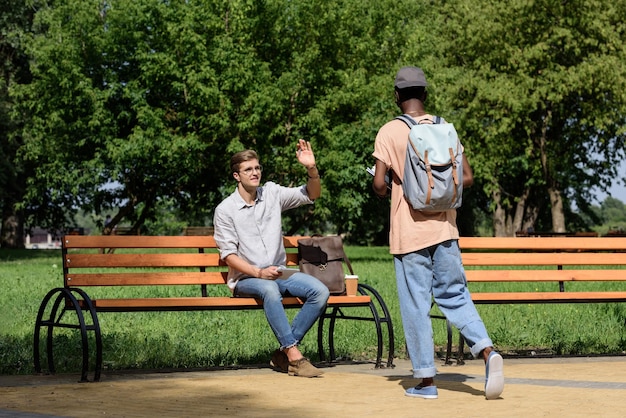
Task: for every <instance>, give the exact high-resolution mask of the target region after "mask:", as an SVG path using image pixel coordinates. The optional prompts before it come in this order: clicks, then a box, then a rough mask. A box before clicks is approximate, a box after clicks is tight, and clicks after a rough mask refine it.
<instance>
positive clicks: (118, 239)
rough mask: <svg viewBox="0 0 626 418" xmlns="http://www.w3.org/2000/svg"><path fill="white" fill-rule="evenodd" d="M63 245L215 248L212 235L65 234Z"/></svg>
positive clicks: (292, 244)
mask: <svg viewBox="0 0 626 418" xmlns="http://www.w3.org/2000/svg"><path fill="white" fill-rule="evenodd" d="M302 238H307V237H305V236H302V237H299V236H294V237H284V238H283V243H284V244H285V247H286V248H297V247H298V240H299V239H302ZM64 246H65V248H67V249H72V248H216V244H215V239H214V238H213V236H212V235H197V236H193V235H192V236H133V235H124V236H119V235H117V236H116V235H66V236H65V237H64Z"/></svg>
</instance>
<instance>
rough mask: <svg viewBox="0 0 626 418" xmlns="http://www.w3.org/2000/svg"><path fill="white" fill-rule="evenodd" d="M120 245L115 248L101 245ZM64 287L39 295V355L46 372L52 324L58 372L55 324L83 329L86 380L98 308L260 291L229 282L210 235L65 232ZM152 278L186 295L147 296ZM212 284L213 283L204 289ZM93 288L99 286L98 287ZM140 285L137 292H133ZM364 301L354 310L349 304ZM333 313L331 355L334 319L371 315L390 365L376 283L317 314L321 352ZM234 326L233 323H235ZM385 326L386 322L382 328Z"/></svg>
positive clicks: (191, 303) (141, 307)
mask: <svg viewBox="0 0 626 418" xmlns="http://www.w3.org/2000/svg"><path fill="white" fill-rule="evenodd" d="M300 238H303V237H285V238H284V243H285V247H286V248H287V249H288V250H287V251H288V254H287V257H288V262H287V264H288V265H290V266H297V264H298V254H297V252H295V251H294V250H293V249H294V248H297V240H298V239H300ZM103 248H105V249H106V248H115V249H116V251H115V253H107V252H106V251H105V252H103V251H101V249H103ZM62 255H63V278H64V285H63V287H59V288H55V289H52V290H51V291H49V292H48V293H47V294H46V296H45V297H44V299H43V300H42V302H41V305H40V308H39V312H38V315H37V319H36V323H35V333H34V363H35V370H36V371H37V372H38V373H40V372H41V363H40V358H39V354H40V333H41V329H42V328H46V329H47V338H46V352H47V360H48V369H49V372H50V373H54V370H55V368H54V361H53V349H52V348H53V347H52V345H53V331H54V329H55V328H73V329H79V330H80V333H81V339H82V343H81V344H82V345H81V348H82V356H83V358H82V373H81V381H88V379H87V373H88V368H89V344H88V340H89V338H88V335H89V334H88V333H89V332H93V333H94V337H95V338H94V339H95V346H96V347H95V351H96V360H95V371H94V380H95V381H98V380H100V374H101V368H102V336H101V331H100V325H99V322H98V313H101V312H146V311H199V310H247V309H262V307H263V306H262V302H261V301H260V300H257V299H255V298H245V297H233V296H232V295H231V292H230V290H229V289H228V287H227V285H226V277H227V271H228V268H227V267H226V265H225V264H224V263H223V261H221V260H220V258H219V253H218V251H217V247H216V244H215V240H214V238H213V236H69V235H68V236H65V237H64V238H63V250H62ZM130 286H134V288H133V289H136V290H134V291H133V292H134V293H133V296H131V297H124V298H90V297H89V295H88V290H87V289H90V290H89V291H91V289H94V288H98V287H130ZM155 286H179V287H180V286H186V288H185V290H186V292H187V293H185V296H181V297H172V296H159V297H154V296H148V294H149V293H148V292H146V291H144V290H143V289H147V288H148V289H154V287H155ZM208 288H210V290H211V291H208V290H207V289H208ZM94 290H95V289H94ZM135 293H136V296H135ZM283 304H284V305H285V307H287V308H299V307H301V306H302V304H303V301H302V300H300V299H299V298H295V297H286V298H284V300H283ZM353 307H365V308H369V310H368V309H365V312H368V315H367V316H365V315H364V314H363V312H364V311H363V310H362V309H361V310H359V311H357V312H356V314H355V315H348V314H346V313H345V312H344V310H346V309H347V308H353ZM326 319H328V320H329V322H328V335H327V338H328V340H327V343H328V348H329V357H328V361H333V360H336V356H335V346H334V330H335V322H336V321H337V320H340V319H346V320H359V321H372V322H373V323H374V326H375V332H376V344H377V347H378V348H377V357H376V367H377V368H379V367H382V357H383V348H384V345H385V344H384V341H383V340H384V334H385V332H383V331H386V334H387V338H388V340H387V348H388V357H387V364H386V366H387V367H393V355H394V335H393V325H392V321H391V316H390V314H389V310H388V309H387V306H386V304H385V302H384V301H383V299H382V297H381V296H380V294H379V293H378V292H377V291H376V290H375V289H374V288H372V287H371V286H369V285H367V284H365V283H359V286H358V293H357V295H356V296H331V297H330V299H329V301H328V307H327V310H326V312H325V313H324V314H323V315H322V317H320V319H319V321H318V336H317V343H318V353H319V356H320V359H321V360H322V361H325V360H326V356H325V351H324V341H323V340H324V338H323V337H324V321H325V320H326ZM233 327H235V328H236V324H234V325H233ZM385 328H386V330H385Z"/></svg>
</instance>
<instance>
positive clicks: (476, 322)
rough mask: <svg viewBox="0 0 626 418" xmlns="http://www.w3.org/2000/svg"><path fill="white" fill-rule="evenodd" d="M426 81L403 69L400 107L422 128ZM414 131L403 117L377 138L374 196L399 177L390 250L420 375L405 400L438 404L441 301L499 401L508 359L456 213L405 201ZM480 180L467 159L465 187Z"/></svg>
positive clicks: (428, 119) (427, 118) (398, 83)
mask: <svg viewBox="0 0 626 418" xmlns="http://www.w3.org/2000/svg"><path fill="white" fill-rule="evenodd" d="M426 86H427V83H426V77H425V76H424V72H423V71H422V70H421V69H420V68H416V67H403V68H401V69H400V70H399V71H398V73H397V75H396V80H395V96H396V103H397V105H398V107H400V110H401V111H402V113H404V114H408V115H409V116H411V117H412V118H413V119H415V120H416V121H417V122H418V123H433V115H430V114H428V113H427V112H426V110H425V108H424V102H425V101H426V97H427V93H426ZM408 136H409V127H408V126H407V125H406V124H405V123H404V122H403V121H401V120H397V119H394V120H392V121H390V122H387V123H386V124H385V125H384V126H383V127H382V128H380V130H379V131H378V134H377V135H376V141H375V144H374V154H373V155H374V157H375V158H376V173H375V175H374V180H373V189H374V192H375V193H376V194H377V195H378V196H379V197H385V196H387V190H388V189H387V183H386V182H385V174H386V173H387V172H388V171H389V172H390V174H391V175H392V180H393V181H392V183H393V184H392V186H391V213H390V216H391V227H390V232H389V250H390V253H391V254H393V256H394V267H395V271H396V281H397V285H398V298H399V302H400V312H401V315H402V324H403V327H404V335H405V339H406V344H407V349H408V352H409V356H410V358H411V364H412V366H413V376H414V377H415V378H421V379H422V380H421V382H420V383H419V384H418V385H417V386H415V387H413V388H409V389H407V391H406V392H405V394H406V396H412V397H417V398H427V399H436V398H437V397H438V392H437V387H436V386H435V383H434V376H435V374H436V373H437V369H436V367H435V361H434V357H435V353H434V342H433V330H432V323H431V319H430V310H431V303H432V299H433V297H434V300H435V302H436V303H437V305H438V306H439V308H440V309H441V311H442V312H443V313H444V315H445V316H446V318H447V319H448V320H449V321H450V322H451V323H452V324H453V325H454V326H455V327H457V328H458V329H459V331H460V332H461V334H462V335H463V337H464V338H465V340H466V341H467V343H468V345H469V346H470V348H471V352H472V355H473V356H474V357H478V356H482V357H483V359H484V360H485V364H486V382H485V396H486V398H487V399H496V398H498V397H499V396H500V394H501V393H502V391H503V389H504V374H503V360H502V356H500V354H498V353H497V352H496V351H495V350H494V348H493V343H492V341H491V339H490V338H489V335H488V334H487V330H486V328H485V325H484V324H483V321H482V319H481V318H480V315H479V314H478V312H477V311H476V308H475V306H474V303H473V302H472V299H471V296H470V294H469V291H468V289H467V282H466V278H465V271H464V269H463V264H462V261H461V252H460V250H459V245H458V238H459V231H458V228H457V225H456V210H454V209H450V210H446V211H441V212H424V211H418V210H414V209H413V207H412V206H411V205H410V204H409V202H408V201H407V200H406V199H405V198H404V194H403V192H402V185H401V182H400V180H401V179H402V178H403V175H404V163H405V157H406V152H407V145H408ZM472 183H473V173H472V170H471V168H470V165H469V163H468V161H467V158H466V157H465V155H463V186H464V187H468V186H470V185H471V184H472Z"/></svg>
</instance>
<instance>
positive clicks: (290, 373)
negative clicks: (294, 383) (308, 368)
mask: <svg viewBox="0 0 626 418" xmlns="http://www.w3.org/2000/svg"><path fill="white" fill-rule="evenodd" d="M287 374H289V376H296V377H319V376H321V375H323V374H324V372H319V373H317V374H312V375H309V376H305V375H302V374H298V373H294V372H288V373H287Z"/></svg>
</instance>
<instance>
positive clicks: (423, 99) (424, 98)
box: [422, 90, 428, 103]
mask: <svg viewBox="0 0 626 418" xmlns="http://www.w3.org/2000/svg"><path fill="white" fill-rule="evenodd" d="M427 97H428V92H427V91H426V90H424V95H423V96H422V103H426V98H427Z"/></svg>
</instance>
